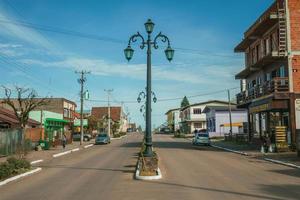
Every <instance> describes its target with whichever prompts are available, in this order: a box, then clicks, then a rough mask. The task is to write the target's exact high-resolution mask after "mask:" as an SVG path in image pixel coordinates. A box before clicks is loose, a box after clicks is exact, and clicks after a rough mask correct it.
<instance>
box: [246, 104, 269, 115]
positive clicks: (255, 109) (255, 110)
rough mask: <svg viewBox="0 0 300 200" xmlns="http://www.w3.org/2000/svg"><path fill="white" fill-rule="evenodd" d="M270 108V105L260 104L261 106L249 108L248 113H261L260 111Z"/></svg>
mask: <svg viewBox="0 0 300 200" xmlns="http://www.w3.org/2000/svg"><path fill="white" fill-rule="evenodd" d="M269 107H270V105H269V104H268V103H266V104H262V105H259V106H255V107H253V108H250V109H249V112H250V113H258V112H262V111H266V110H268V109H269Z"/></svg>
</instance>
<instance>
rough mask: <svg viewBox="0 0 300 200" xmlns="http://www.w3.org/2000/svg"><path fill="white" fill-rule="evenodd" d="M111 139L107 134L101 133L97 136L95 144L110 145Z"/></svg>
mask: <svg viewBox="0 0 300 200" xmlns="http://www.w3.org/2000/svg"><path fill="white" fill-rule="evenodd" d="M109 143H110V137H109V136H108V134H107V133H100V134H98V135H97V136H96V139H95V144H109Z"/></svg>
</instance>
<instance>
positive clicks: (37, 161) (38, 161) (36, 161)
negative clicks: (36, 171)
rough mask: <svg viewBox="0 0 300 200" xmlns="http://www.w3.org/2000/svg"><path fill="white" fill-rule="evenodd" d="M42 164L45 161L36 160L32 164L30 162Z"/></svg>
mask: <svg viewBox="0 0 300 200" xmlns="http://www.w3.org/2000/svg"><path fill="white" fill-rule="evenodd" d="M40 162H44V160H35V161H32V162H30V164H32V165H33V164H36V163H40Z"/></svg>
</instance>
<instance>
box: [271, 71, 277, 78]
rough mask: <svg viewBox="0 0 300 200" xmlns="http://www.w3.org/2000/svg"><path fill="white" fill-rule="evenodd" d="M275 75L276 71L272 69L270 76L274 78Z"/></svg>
mask: <svg viewBox="0 0 300 200" xmlns="http://www.w3.org/2000/svg"><path fill="white" fill-rule="evenodd" d="M276 76H277V71H276V70H273V71H272V75H271V77H272V78H275V77H276Z"/></svg>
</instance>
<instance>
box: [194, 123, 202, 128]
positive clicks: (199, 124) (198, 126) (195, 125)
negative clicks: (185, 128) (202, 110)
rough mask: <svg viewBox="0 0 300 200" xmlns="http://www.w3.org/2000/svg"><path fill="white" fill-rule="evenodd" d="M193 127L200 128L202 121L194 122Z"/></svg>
mask: <svg viewBox="0 0 300 200" xmlns="http://www.w3.org/2000/svg"><path fill="white" fill-rule="evenodd" d="M194 128H202V123H200V122H197V123H194Z"/></svg>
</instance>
